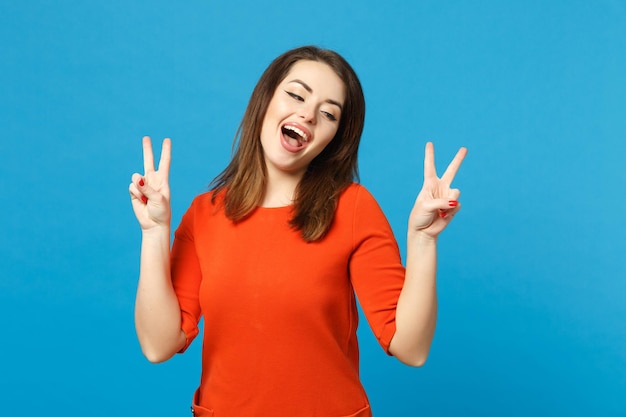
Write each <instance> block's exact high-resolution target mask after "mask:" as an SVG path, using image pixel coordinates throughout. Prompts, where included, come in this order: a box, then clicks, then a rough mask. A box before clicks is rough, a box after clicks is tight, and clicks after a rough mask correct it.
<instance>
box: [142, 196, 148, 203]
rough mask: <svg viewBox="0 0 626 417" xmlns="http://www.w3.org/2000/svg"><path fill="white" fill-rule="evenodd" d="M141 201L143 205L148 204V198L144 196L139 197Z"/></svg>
mask: <svg viewBox="0 0 626 417" xmlns="http://www.w3.org/2000/svg"><path fill="white" fill-rule="evenodd" d="M141 201H143V202H144V203H147V202H148V197H146V196H145V195H142V196H141Z"/></svg>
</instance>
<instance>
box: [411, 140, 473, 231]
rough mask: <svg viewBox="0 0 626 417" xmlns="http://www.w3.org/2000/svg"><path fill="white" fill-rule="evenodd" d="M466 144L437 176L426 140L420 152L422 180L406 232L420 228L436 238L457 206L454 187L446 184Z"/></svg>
mask: <svg viewBox="0 0 626 417" xmlns="http://www.w3.org/2000/svg"><path fill="white" fill-rule="evenodd" d="M466 154H467V149H466V148H460V149H459V151H458V152H457V153H456V156H455V157H454V159H453V160H452V162H450V165H448V168H447V169H446V172H444V174H443V176H442V177H441V178H439V177H438V176H437V170H436V169H435V149H434V146H433V144H432V143H431V142H428V143H427V144H426V150H425V155H424V184H423V185H422V189H421V191H420V193H419V194H418V196H417V199H416V200H415V205H414V206H413V210H411V215H410V216H409V234H411V233H416V232H421V233H424V234H425V235H426V236H428V237H430V238H433V239H434V238H436V237H437V236H438V235H439V233H441V231H442V230H443V229H445V228H446V226H447V225H448V223H450V221H451V220H452V218H453V217H454V215H455V214H456V213H457V212H458V211H459V209H460V208H461V204H460V203H459V196H460V195H461V192H460V191H459V190H458V189H455V188H450V184H451V183H452V180H453V179H454V176H455V175H456V173H457V171H458V170H459V167H460V166H461V163H462V162H463V159H464V158H465V155H466Z"/></svg>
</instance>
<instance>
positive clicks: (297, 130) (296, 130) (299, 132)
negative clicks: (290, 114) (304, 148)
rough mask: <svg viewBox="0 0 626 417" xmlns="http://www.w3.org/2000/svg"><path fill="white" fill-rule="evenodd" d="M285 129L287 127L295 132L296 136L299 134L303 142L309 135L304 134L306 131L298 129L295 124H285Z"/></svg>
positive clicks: (306, 140)
mask: <svg viewBox="0 0 626 417" xmlns="http://www.w3.org/2000/svg"><path fill="white" fill-rule="evenodd" d="M285 129H289V130H291V131H292V132H296V133H297V134H298V136H300V137H301V138H302V141H303V142H308V140H309V137H308V136H307V135H306V133H304V132H303V131H302V130H300V129H298V128H297V127H295V126H291V125H286V126H285Z"/></svg>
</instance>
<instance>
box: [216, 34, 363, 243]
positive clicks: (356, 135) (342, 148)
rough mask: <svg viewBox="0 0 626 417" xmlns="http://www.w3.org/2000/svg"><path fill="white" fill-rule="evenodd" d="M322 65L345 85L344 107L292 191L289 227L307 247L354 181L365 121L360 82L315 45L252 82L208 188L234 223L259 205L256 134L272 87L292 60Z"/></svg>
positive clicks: (260, 162)
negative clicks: (222, 163) (228, 154)
mask: <svg viewBox="0 0 626 417" xmlns="http://www.w3.org/2000/svg"><path fill="white" fill-rule="evenodd" d="M302 60H308V61H317V62H322V63H324V64H326V65H328V66H329V67H330V68H332V69H333V71H335V73H336V74H337V75H338V76H339V78H341V80H342V81H343V83H344V85H345V90H346V91H345V103H344V105H343V111H342V115H341V118H340V120H339V127H338V129H337V133H336V134H335V137H334V138H333V140H331V141H330V143H329V144H328V145H327V146H326V148H324V150H323V151H322V152H321V153H320V154H319V155H318V156H316V157H315V158H314V159H313V160H312V161H311V163H310V164H309V166H308V169H307V170H306V172H305V174H304V176H303V177H302V179H301V180H300V183H299V184H298V187H297V188H296V191H295V199H294V210H293V213H294V214H293V217H292V218H291V220H290V225H291V226H292V227H293V228H295V229H296V230H300V231H301V233H302V238H303V239H304V240H306V241H307V242H312V241H316V240H319V239H321V238H322V237H324V236H325V235H326V233H327V232H328V229H329V228H330V226H331V224H332V221H333V218H334V215H335V210H336V208H337V202H338V200H339V196H340V194H341V192H342V191H343V190H344V189H345V188H346V187H348V186H349V185H350V184H351V183H352V182H353V181H356V180H358V175H359V174H358V167H357V153H358V148H359V142H360V140H361V133H362V132H363V124H364V121H365V99H364V97H363V90H362V88H361V83H360V81H359V79H358V77H357V75H356V73H355V72H354V70H353V69H352V67H351V66H350V64H348V62H347V61H346V60H345V59H344V58H343V57H342V56H341V55H339V54H338V53H336V52H334V51H331V50H328V49H321V48H318V47H316V46H303V47H300V48H296V49H292V50H290V51H287V52H285V53H284V54H282V55H281V56H279V57H278V58H276V59H275V60H274V61H273V62H272V63H271V64H270V65H269V66H268V67H267V69H266V70H265V72H264V73H263V75H261V78H260V79H259V82H258V83H257V85H256V87H255V88H254V91H253V92H252V96H251V97H250V101H249V103H248V107H247V109H246V112H245V113H244V116H243V119H242V121H241V124H240V125H239V129H238V130H237V134H236V135H235V140H234V143H233V149H234V151H235V152H234V155H233V157H232V159H231V161H230V163H229V164H228V166H227V167H226V169H224V171H222V172H221V173H220V174H219V175H218V176H217V177H216V178H215V179H214V180H213V182H212V183H211V187H212V190H213V201H215V198H216V196H217V195H218V194H220V192H222V191H223V192H225V195H224V211H225V213H226V216H227V217H228V218H229V219H230V220H232V221H234V222H237V221H240V220H243V219H245V218H246V217H247V216H248V215H249V214H251V213H252V212H253V211H254V210H255V209H256V207H257V206H258V205H259V204H260V203H261V201H263V194H264V192H265V186H266V181H267V179H266V177H267V173H266V168H265V159H264V157H263V149H262V147H261V141H260V134H261V127H262V124H263V119H264V118H265V113H266V111H267V107H268V105H269V102H270V100H271V99H272V97H273V95H274V92H275V90H276V88H277V87H278V85H279V84H280V83H281V82H282V81H283V80H284V78H285V77H286V76H287V74H288V73H289V71H290V70H291V67H292V66H293V65H294V64H295V63H296V62H298V61H302Z"/></svg>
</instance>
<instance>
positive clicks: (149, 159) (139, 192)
mask: <svg viewBox="0 0 626 417" xmlns="http://www.w3.org/2000/svg"><path fill="white" fill-rule="evenodd" d="M142 143H143V167H144V175H143V176H142V175H140V174H137V173H135V174H133V176H132V182H131V183H130V186H129V187H128V190H129V191H130V200H131V203H132V205H133V211H134V212H135V216H136V217H137V220H138V221H139V225H140V226H141V229H142V230H143V231H147V230H150V229H153V228H156V227H163V226H165V227H168V228H169V226H170V219H171V214H172V210H171V207H170V186H169V182H168V176H169V171H170V160H171V153H172V141H171V140H170V139H169V138H166V139H164V140H163V145H162V148H161V159H160V161H159V166H158V170H156V171H155V169H154V154H153V152H152V143H151V141H150V137H149V136H144V137H143V140H142Z"/></svg>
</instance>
